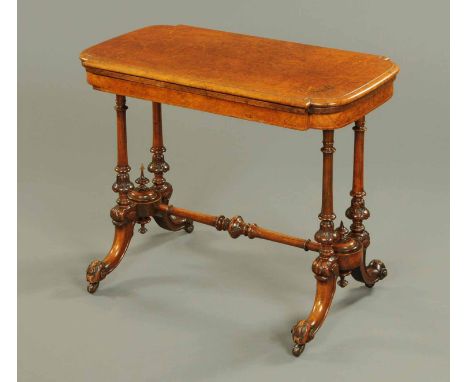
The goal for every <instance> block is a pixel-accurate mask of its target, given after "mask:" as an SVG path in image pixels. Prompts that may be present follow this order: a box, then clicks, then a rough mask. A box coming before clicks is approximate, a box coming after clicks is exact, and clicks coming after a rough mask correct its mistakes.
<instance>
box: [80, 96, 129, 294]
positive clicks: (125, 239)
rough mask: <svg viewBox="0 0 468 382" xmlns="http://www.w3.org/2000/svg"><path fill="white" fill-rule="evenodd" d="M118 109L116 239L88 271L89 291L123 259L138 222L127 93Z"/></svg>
mask: <svg viewBox="0 0 468 382" xmlns="http://www.w3.org/2000/svg"><path fill="white" fill-rule="evenodd" d="M115 110H116V112H117V166H116V168H115V171H116V172H117V179H116V181H115V183H114V184H113V186H112V190H113V191H114V192H116V193H118V195H119V197H118V199H117V205H116V206H115V207H114V208H112V210H111V218H112V222H113V223H114V225H115V235H114V242H113V244H112V247H111V249H110V250H109V253H108V254H107V256H106V257H105V258H104V260H102V261H101V260H94V261H92V262H91V264H90V265H89V266H88V269H87V271H86V280H87V282H88V292H89V293H94V292H96V290H97V288H98V287H99V282H100V281H101V280H103V279H104V278H105V277H106V276H107V275H108V274H109V273H110V272H112V271H113V270H114V269H115V268H116V267H117V265H118V264H119V263H120V261H121V260H122V257H123V256H124V255H125V252H126V251H127V248H128V245H129V244H130V240H131V238H132V236H133V227H134V225H135V219H136V215H135V204H134V203H133V202H131V201H130V200H129V198H128V192H129V191H130V190H132V189H133V188H134V186H133V183H132V182H131V181H130V175H129V172H130V166H129V165H128V154H127V127H126V110H127V106H126V105H125V97H124V96H120V95H117V96H116V105H115Z"/></svg>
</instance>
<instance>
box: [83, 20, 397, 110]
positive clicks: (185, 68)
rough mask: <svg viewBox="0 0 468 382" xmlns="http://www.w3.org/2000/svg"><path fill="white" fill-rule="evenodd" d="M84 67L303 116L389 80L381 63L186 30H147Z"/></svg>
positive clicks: (90, 52) (101, 51) (114, 43)
mask: <svg viewBox="0 0 468 382" xmlns="http://www.w3.org/2000/svg"><path fill="white" fill-rule="evenodd" d="M80 60H81V62H82V64H83V66H84V67H85V68H86V69H87V70H88V69H98V70H105V71H109V72H115V73H119V74H123V75H129V76H132V77H134V78H142V79H149V80H156V81H162V82H167V83H171V84H177V85H180V86H186V87H190V88H196V89H201V90H203V91H209V92H216V93H220V94H227V95H232V96H236V97H242V98H245V99H253V100H260V101H264V102H270V103H273V104H279V105H286V106H290V107H295V108H300V109H303V110H304V111H305V112H308V111H309V110H313V109H318V108H327V107H328V108H329V107H340V106H344V105H347V104H349V103H352V102H354V101H356V100H358V99H359V98H361V97H364V96H365V95H366V94H369V93H371V92H373V91H374V90H376V89H378V88H379V87H380V86H382V85H384V84H385V83H386V82H389V81H392V80H394V79H395V77H396V75H397V73H398V72H399V67H398V65H397V64H396V63H394V62H393V61H392V60H391V59H390V58H388V57H386V56H383V55H375V54H367V53H359V52H352V51H347V50H341V49H334V48H325V47H320V46H315V45H306V44H302V43H296V42H289V41H281V40H274V39H269V38H264V37H255V36H249V35H243V34H238V33H231V32H224V31H217V30H211V29H205V28H199V27H193V26H188V25H150V26H146V27H143V28H140V29H137V30H135V31H132V32H129V33H125V34H122V35H120V36H117V37H114V38H112V39H109V40H106V41H104V42H102V43H99V44H96V45H94V46H91V47H89V48H87V49H85V50H84V51H82V52H81V54H80Z"/></svg>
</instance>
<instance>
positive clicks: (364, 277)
mask: <svg viewBox="0 0 468 382" xmlns="http://www.w3.org/2000/svg"><path fill="white" fill-rule="evenodd" d="M387 273H388V272H387V268H386V267H385V264H384V263H383V262H382V261H380V260H372V261H371V262H370V263H369V265H366V255H365V252H364V255H363V258H362V262H361V266H360V267H359V268H356V269H354V270H353V271H352V272H351V275H352V276H353V278H354V279H355V280H357V281H360V282H362V283H364V284H365V285H366V287H368V288H372V287H373V286H374V285H375V283H376V282H377V281H380V280H383V279H384V278H385V277H387Z"/></svg>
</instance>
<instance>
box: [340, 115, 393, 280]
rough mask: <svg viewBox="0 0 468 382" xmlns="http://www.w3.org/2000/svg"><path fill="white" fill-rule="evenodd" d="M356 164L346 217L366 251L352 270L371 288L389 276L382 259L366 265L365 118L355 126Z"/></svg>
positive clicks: (367, 212)
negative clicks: (364, 222) (358, 264)
mask: <svg viewBox="0 0 468 382" xmlns="http://www.w3.org/2000/svg"><path fill="white" fill-rule="evenodd" d="M353 130H354V165H353V188H352V190H351V193H350V195H351V196H352V199H351V206H350V207H349V208H348V209H347V210H346V217H348V218H349V219H351V220H352V221H353V223H352V224H351V227H350V229H351V232H350V235H351V236H352V237H354V238H356V239H358V240H360V241H361V243H362V245H363V248H364V252H363V256H362V261H361V265H360V267H359V268H356V269H355V270H353V271H352V273H351V275H352V276H353V277H354V279H356V280H358V281H361V282H363V283H364V284H365V285H366V286H367V287H369V288H371V287H373V286H374V284H375V283H376V282H377V281H379V280H382V279H383V278H385V277H386V276H387V269H386V268H385V264H384V263H383V262H382V261H380V260H372V261H371V262H370V263H369V265H366V250H367V247H368V246H369V244H370V236H369V232H367V231H366V229H365V226H364V224H363V221H364V220H366V219H368V218H369V216H370V213H369V210H368V209H367V207H366V205H365V201H364V197H365V196H366V192H365V191H364V133H365V131H366V127H365V118H364V117H363V118H361V119H359V120H357V121H356V123H355V125H354V127H353Z"/></svg>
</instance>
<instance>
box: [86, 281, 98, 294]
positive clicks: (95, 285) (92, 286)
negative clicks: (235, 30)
mask: <svg viewBox="0 0 468 382" xmlns="http://www.w3.org/2000/svg"><path fill="white" fill-rule="evenodd" d="M98 288H99V282H97V283H88V287H87V289H88V292H89V293H91V294H93V293H94V292H96V291H97V289H98Z"/></svg>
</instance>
